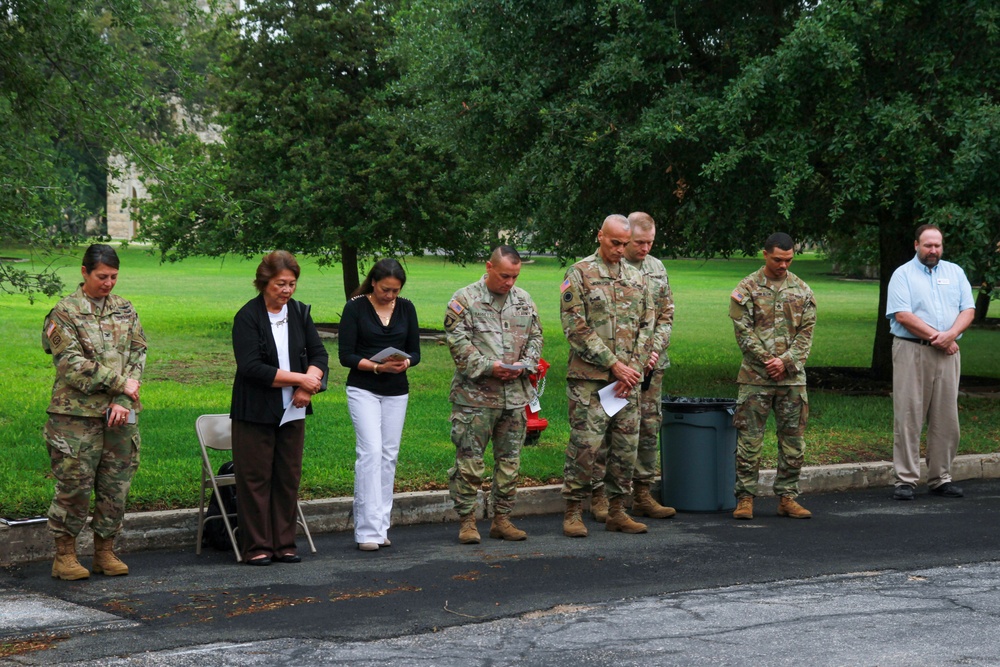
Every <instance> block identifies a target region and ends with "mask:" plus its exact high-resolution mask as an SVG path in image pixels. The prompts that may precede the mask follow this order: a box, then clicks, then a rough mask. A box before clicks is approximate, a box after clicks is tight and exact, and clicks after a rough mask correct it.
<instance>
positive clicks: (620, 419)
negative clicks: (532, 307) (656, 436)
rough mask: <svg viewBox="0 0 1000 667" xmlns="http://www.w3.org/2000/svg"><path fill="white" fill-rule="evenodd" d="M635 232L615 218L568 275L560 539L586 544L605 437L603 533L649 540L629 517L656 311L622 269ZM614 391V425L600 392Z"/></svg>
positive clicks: (638, 279)
mask: <svg viewBox="0 0 1000 667" xmlns="http://www.w3.org/2000/svg"><path fill="white" fill-rule="evenodd" d="M630 233H631V228H630V226H629V222H628V218H626V217H625V216H621V215H611V216H608V217H607V218H606V219H605V220H604V224H603V225H602V227H601V231H600V232H599V233H598V235H597V240H598V242H599V244H600V247H599V249H598V252H597V253H595V254H593V255H590V256H589V257H587V258H585V259H583V260H581V261H579V262H577V263H576V264H574V265H573V266H571V267H570V268H569V270H568V271H567V272H566V279H565V280H564V281H563V284H562V288H561V289H562V297H561V299H560V310H561V319H562V327H563V333H564V334H565V335H566V339H567V340H568V341H569V346H570V352H569V365H568V368H567V372H566V392H567V395H568V397H569V424H570V439H569V444H568V446H567V447H566V465H565V469H564V471H563V490H562V495H563V498H565V499H566V511H565V514H564V516H563V534H565V535H567V536H568V537H586V535H587V528H586V526H585V525H584V524H583V520H582V518H581V507H582V502H583V499H584V498H586V497H587V496H588V495H590V494H591V492H592V490H593V483H594V481H595V480H594V479H593V474H594V463H595V459H596V456H597V453H598V451H599V450H600V448H601V446H602V443H603V442H604V440H605V437H607V438H608V454H607V464H606V472H605V477H604V481H605V484H606V487H607V490H608V491H607V493H608V498H609V501H610V502H609V504H610V507H609V510H608V516H607V521H606V522H605V528H606V529H607V530H610V531H622V532H626V533H644V532H646V526H645V525H644V524H641V523H638V522H635V521H633V520H632V519H631V518H630V517H629V516H628V514H626V513H625V508H624V500H625V496H627V495H628V494H629V493H630V492H631V488H632V468H633V466H634V465H635V457H636V449H637V447H638V444H639V403H638V396H637V395H638V393H639V392H638V391H636V389H637V388H638V386H639V384H640V383H641V381H642V370H643V368H644V367H645V366H646V364H647V362H648V360H649V354H650V345H651V342H652V334H653V326H654V323H655V310H654V308H653V303H652V299H651V298H650V295H649V293H648V292H647V291H646V285H645V281H644V279H643V277H642V274H641V273H639V271H637V270H636V269H634V268H632V267H631V266H629V265H628V264H626V263H624V262H622V261H621V260H622V257H623V255H624V252H625V245H626V244H627V243H628V242H629V239H630ZM609 383H616V386H615V393H616V395H617V396H618V397H620V398H625V399H627V401H628V402H627V404H626V406H625V407H623V408H622V409H621V410H620V411H619V412H617V413H616V414H615V415H614V416H613V417H609V416H608V414H607V413H606V412H605V410H604V408H603V407H602V405H601V399H600V396H599V395H598V392H599V391H600V390H601V389H602V388H603V387H605V386H606V385H608V384H609Z"/></svg>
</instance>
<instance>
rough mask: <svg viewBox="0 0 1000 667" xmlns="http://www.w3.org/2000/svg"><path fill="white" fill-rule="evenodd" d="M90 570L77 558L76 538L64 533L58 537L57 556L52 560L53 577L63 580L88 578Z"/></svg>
mask: <svg viewBox="0 0 1000 667" xmlns="http://www.w3.org/2000/svg"><path fill="white" fill-rule="evenodd" d="M89 577H90V571H89V570H88V569H87V568H85V567H84V566H82V565H80V561H78V560H77V559H76V538H75V537H72V536H70V535H62V536H60V537H57V538H56V558H55V560H54V561H52V578H53V579H62V580H63V581H76V580H77V579H87V578H89Z"/></svg>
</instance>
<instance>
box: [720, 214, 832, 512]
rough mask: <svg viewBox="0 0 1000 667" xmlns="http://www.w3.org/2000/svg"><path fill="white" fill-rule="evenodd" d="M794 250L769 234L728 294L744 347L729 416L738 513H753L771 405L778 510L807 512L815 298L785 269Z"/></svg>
mask: <svg viewBox="0 0 1000 667" xmlns="http://www.w3.org/2000/svg"><path fill="white" fill-rule="evenodd" d="M794 254H795V253H794V251H793V243H792V239H791V237H790V236H788V234H782V233H777V234H772V235H771V236H770V237H768V239H767V241H766V242H765V244H764V266H763V267H762V268H761V269H760V270H758V271H757V272H756V273H752V274H750V275H749V276H747V277H746V278H744V279H743V280H742V281H741V282H740V284H739V285H737V287H736V289H735V290H733V293H732V295H731V298H730V301H729V316H730V317H731V318H732V320H733V327H734V328H735V330H736V341H737V343H739V346H740V349H741V350H742V351H743V364H742V366H741V367H740V374H739V377H738V378H737V382H738V383H739V387H740V389H739V397H738V398H737V405H736V414H735V415H734V417H733V425H734V426H735V427H736V429H737V434H738V440H737V448H736V488H735V493H736V498H737V506H736V510H735V511H734V512H733V517H734V518H736V519H752V518H753V499H754V496H755V495H756V494H757V476H758V471H759V469H760V451H761V443H762V442H763V440H764V425H765V424H766V423H767V417H768V414H769V413H770V412H771V410H774V417H775V421H776V422H777V432H778V471H777V476H776V478H775V482H774V494H775V495H776V496H779V497H780V498H781V501H780V503H779V505H778V515H779V516H787V517H791V518H794V519H808V518H809V517H811V516H812V514H811V513H810V512H809V510H807V509H805V508H804V507H802V506H801V505H800V504H799V503H798V502H796V501H795V498H796V497H797V496H798V495H799V471H800V470H801V468H802V459H803V456H804V454H805V440H804V439H803V437H802V436H803V433H804V432H805V428H806V421H807V420H808V418H809V399H808V396H807V394H806V371H805V364H806V359H808V358H809V351H810V349H811V348H812V335H813V328H814V326H815V324H816V301H815V298H814V297H813V293H812V290H811V289H809V286H808V285H806V284H805V283H804V282H803V281H802V280H800V279H799V278H798V277H797V276H796V275H795V274H793V273H791V272H790V271H789V270H788V266H789V265H790V264H791V263H792V258H793V257H794Z"/></svg>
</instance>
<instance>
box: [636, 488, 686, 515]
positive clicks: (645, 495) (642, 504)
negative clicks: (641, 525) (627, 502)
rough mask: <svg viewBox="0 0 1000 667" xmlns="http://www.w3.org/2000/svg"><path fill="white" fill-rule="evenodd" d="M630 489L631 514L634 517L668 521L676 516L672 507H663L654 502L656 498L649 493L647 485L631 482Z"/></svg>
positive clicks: (675, 511)
mask: <svg viewBox="0 0 1000 667" xmlns="http://www.w3.org/2000/svg"><path fill="white" fill-rule="evenodd" d="M632 484H633V486H634V487H635V488H634V489H632V514H634V515H635V516H648V517H649V518H650V519H669V518H670V517H672V516H673V515H675V514H677V510H675V509H674V508H673V507H664V506H663V505H661V504H660V503H658V502H656V498H654V497H653V496H652V494H650V492H649V484H647V483H645V482H633V483H632Z"/></svg>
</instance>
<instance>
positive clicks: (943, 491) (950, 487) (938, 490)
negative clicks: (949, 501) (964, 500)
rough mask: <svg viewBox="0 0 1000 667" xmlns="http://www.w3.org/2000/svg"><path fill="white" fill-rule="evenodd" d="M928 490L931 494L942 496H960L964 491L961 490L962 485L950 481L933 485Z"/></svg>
mask: <svg viewBox="0 0 1000 667" xmlns="http://www.w3.org/2000/svg"><path fill="white" fill-rule="evenodd" d="M929 491H930V493H931V494H932V495H935V496H941V497H942V498H961V497H963V496H964V495H965V492H964V491H962V487H960V486H958V485H957V484H953V483H951V482H945V483H944V484H942V485H941V486H935V487H934V488H933V489H930V490H929Z"/></svg>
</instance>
